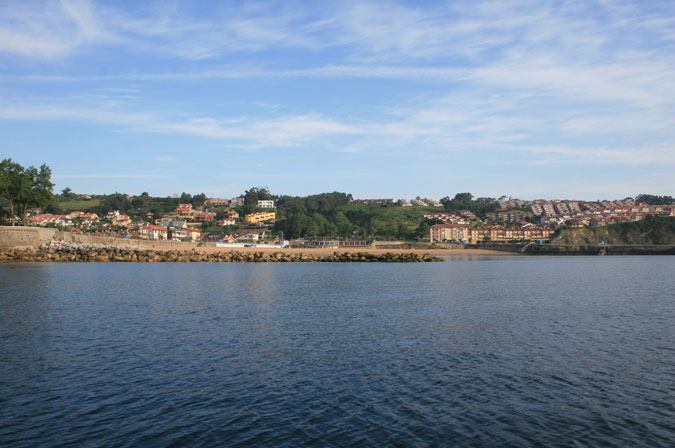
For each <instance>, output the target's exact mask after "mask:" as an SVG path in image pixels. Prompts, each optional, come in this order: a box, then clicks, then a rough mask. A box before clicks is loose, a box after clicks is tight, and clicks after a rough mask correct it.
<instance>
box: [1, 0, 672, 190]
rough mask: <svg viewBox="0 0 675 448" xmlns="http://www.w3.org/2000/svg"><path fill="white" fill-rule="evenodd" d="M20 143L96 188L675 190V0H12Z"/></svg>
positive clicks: (65, 179) (67, 179) (5, 28)
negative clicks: (255, 187)
mask: <svg viewBox="0 0 675 448" xmlns="http://www.w3.org/2000/svg"><path fill="white" fill-rule="evenodd" d="M0 149H1V151H2V154H1V155H2V157H3V158H5V157H11V158H13V159H14V160H16V161H18V162H19V163H21V164H23V165H38V164H41V163H47V164H48V165H49V166H51V167H52V170H53V178H54V180H55V182H56V188H57V189H62V188H65V187H66V186H69V187H70V188H72V189H73V190H74V191H76V192H83V193H84V192H89V193H112V192H115V191H118V192H126V193H130V194H138V193H141V192H143V191H147V192H149V193H150V194H152V195H158V196H165V195H170V194H173V193H180V192H182V191H187V192H191V193H199V192H205V193H207V195H209V196H219V197H220V196H225V197H231V196H234V195H236V194H238V193H240V192H242V191H244V190H245V189H248V188H249V187H251V186H267V187H269V188H270V189H271V190H272V192H273V193H276V194H294V195H305V194H312V193H320V192H326V191H345V192H349V193H352V194H353V195H354V196H355V197H360V198H367V197H394V198H410V197H414V196H417V195H420V196H423V197H430V198H437V199H438V198H440V197H442V196H445V195H454V194H455V193H456V192H460V191H470V192H471V193H473V194H474V195H477V196H493V197H496V196H501V195H507V196H513V197H519V198H524V199H534V198H577V199H588V200H594V199H599V198H609V199H612V198H623V197H626V196H634V195H636V194H639V193H651V194H669V195H672V194H675V191H674V190H675V175H673V173H674V172H675V170H674V168H675V14H674V13H673V3H672V2H671V1H663V2H659V1H658V0H650V1H648V2H643V1H621V0H615V1H609V0H607V1H593V0H589V1H573V2H567V1H553V2H547V1H540V0H536V1H521V0H516V1H486V2H480V1H449V2H368V1H355V2H349V1H340V2H296V3H294V2H289V1H280V2H234V1H231V2H227V1H212V2H207V1H203V2H196V1H166V0H165V1H157V2H153V1H144V2H137V1H129V2H125V1H115V2H103V1H93V0H89V1H87V0H63V1H50V2H37V1H26V0H21V1H6V2H2V3H0Z"/></svg>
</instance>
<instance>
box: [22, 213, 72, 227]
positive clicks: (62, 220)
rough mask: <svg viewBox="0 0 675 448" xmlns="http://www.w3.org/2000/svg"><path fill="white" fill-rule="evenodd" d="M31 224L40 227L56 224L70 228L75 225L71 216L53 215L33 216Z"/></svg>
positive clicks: (30, 219)
mask: <svg viewBox="0 0 675 448" xmlns="http://www.w3.org/2000/svg"><path fill="white" fill-rule="evenodd" d="M29 221H30V223H31V224H35V225H38V226H46V225H47V224H55V225H57V226H63V227H69V226H72V225H73V221H72V220H71V218H70V216H69V215H52V214H49V213H45V214H42V215H33V216H31V217H30V218H29Z"/></svg>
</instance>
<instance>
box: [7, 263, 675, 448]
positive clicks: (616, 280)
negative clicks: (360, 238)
mask: <svg viewBox="0 0 675 448" xmlns="http://www.w3.org/2000/svg"><path fill="white" fill-rule="evenodd" d="M674 290H675V257H578V258H577V257H574V258H562V257H542V258H531V257H499V258H496V259H495V258H480V257H479V258H475V259H465V260H461V261H449V262H446V263H424V264H323V263H322V264H40V265H1V266H0V445H2V446H12V447H36V446H91V447H96V446H134V447H135V446H223V445H231V446H237V445H254V446H265V445H268V446H307V445H312V446H314V445H316V446H359V447H360V446H459V447H462V446H648V447H658V446H663V447H672V446H675V293H674Z"/></svg>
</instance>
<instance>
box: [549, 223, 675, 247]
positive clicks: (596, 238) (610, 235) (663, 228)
mask: <svg viewBox="0 0 675 448" xmlns="http://www.w3.org/2000/svg"><path fill="white" fill-rule="evenodd" d="M554 244H556V245H594V244H607V245H675V218H673V217H656V216H647V217H646V218H645V219H644V220H642V221H637V222H628V223H623V224H612V225H609V226H605V227H586V228H582V229H568V230H564V231H563V232H562V233H561V235H560V236H559V237H558V238H556V239H555V241H554Z"/></svg>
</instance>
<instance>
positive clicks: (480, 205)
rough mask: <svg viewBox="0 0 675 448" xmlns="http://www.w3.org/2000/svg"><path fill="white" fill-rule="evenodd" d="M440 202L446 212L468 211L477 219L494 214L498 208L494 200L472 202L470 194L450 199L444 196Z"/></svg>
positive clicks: (458, 194) (458, 195)
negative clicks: (487, 214)
mask: <svg viewBox="0 0 675 448" xmlns="http://www.w3.org/2000/svg"><path fill="white" fill-rule="evenodd" d="M440 202H441V204H443V208H445V210H447V211H448V212H452V213H457V212H459V211H460V210H469V211H470V212H471V213H473V214H474V215H476V216H479V217H483V216H485V214H486V213H489V212H494V211H495V210H497V208H498V207H499V205H498V204H497V200H496V199H495V198H477V199H475V200H474V199H473V195H472V194H471V193H457V194H456V195H455V197H454V198H452V199H450V197H448V196H446V197H444V198H443V199H441V201H440Z"/></svg>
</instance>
